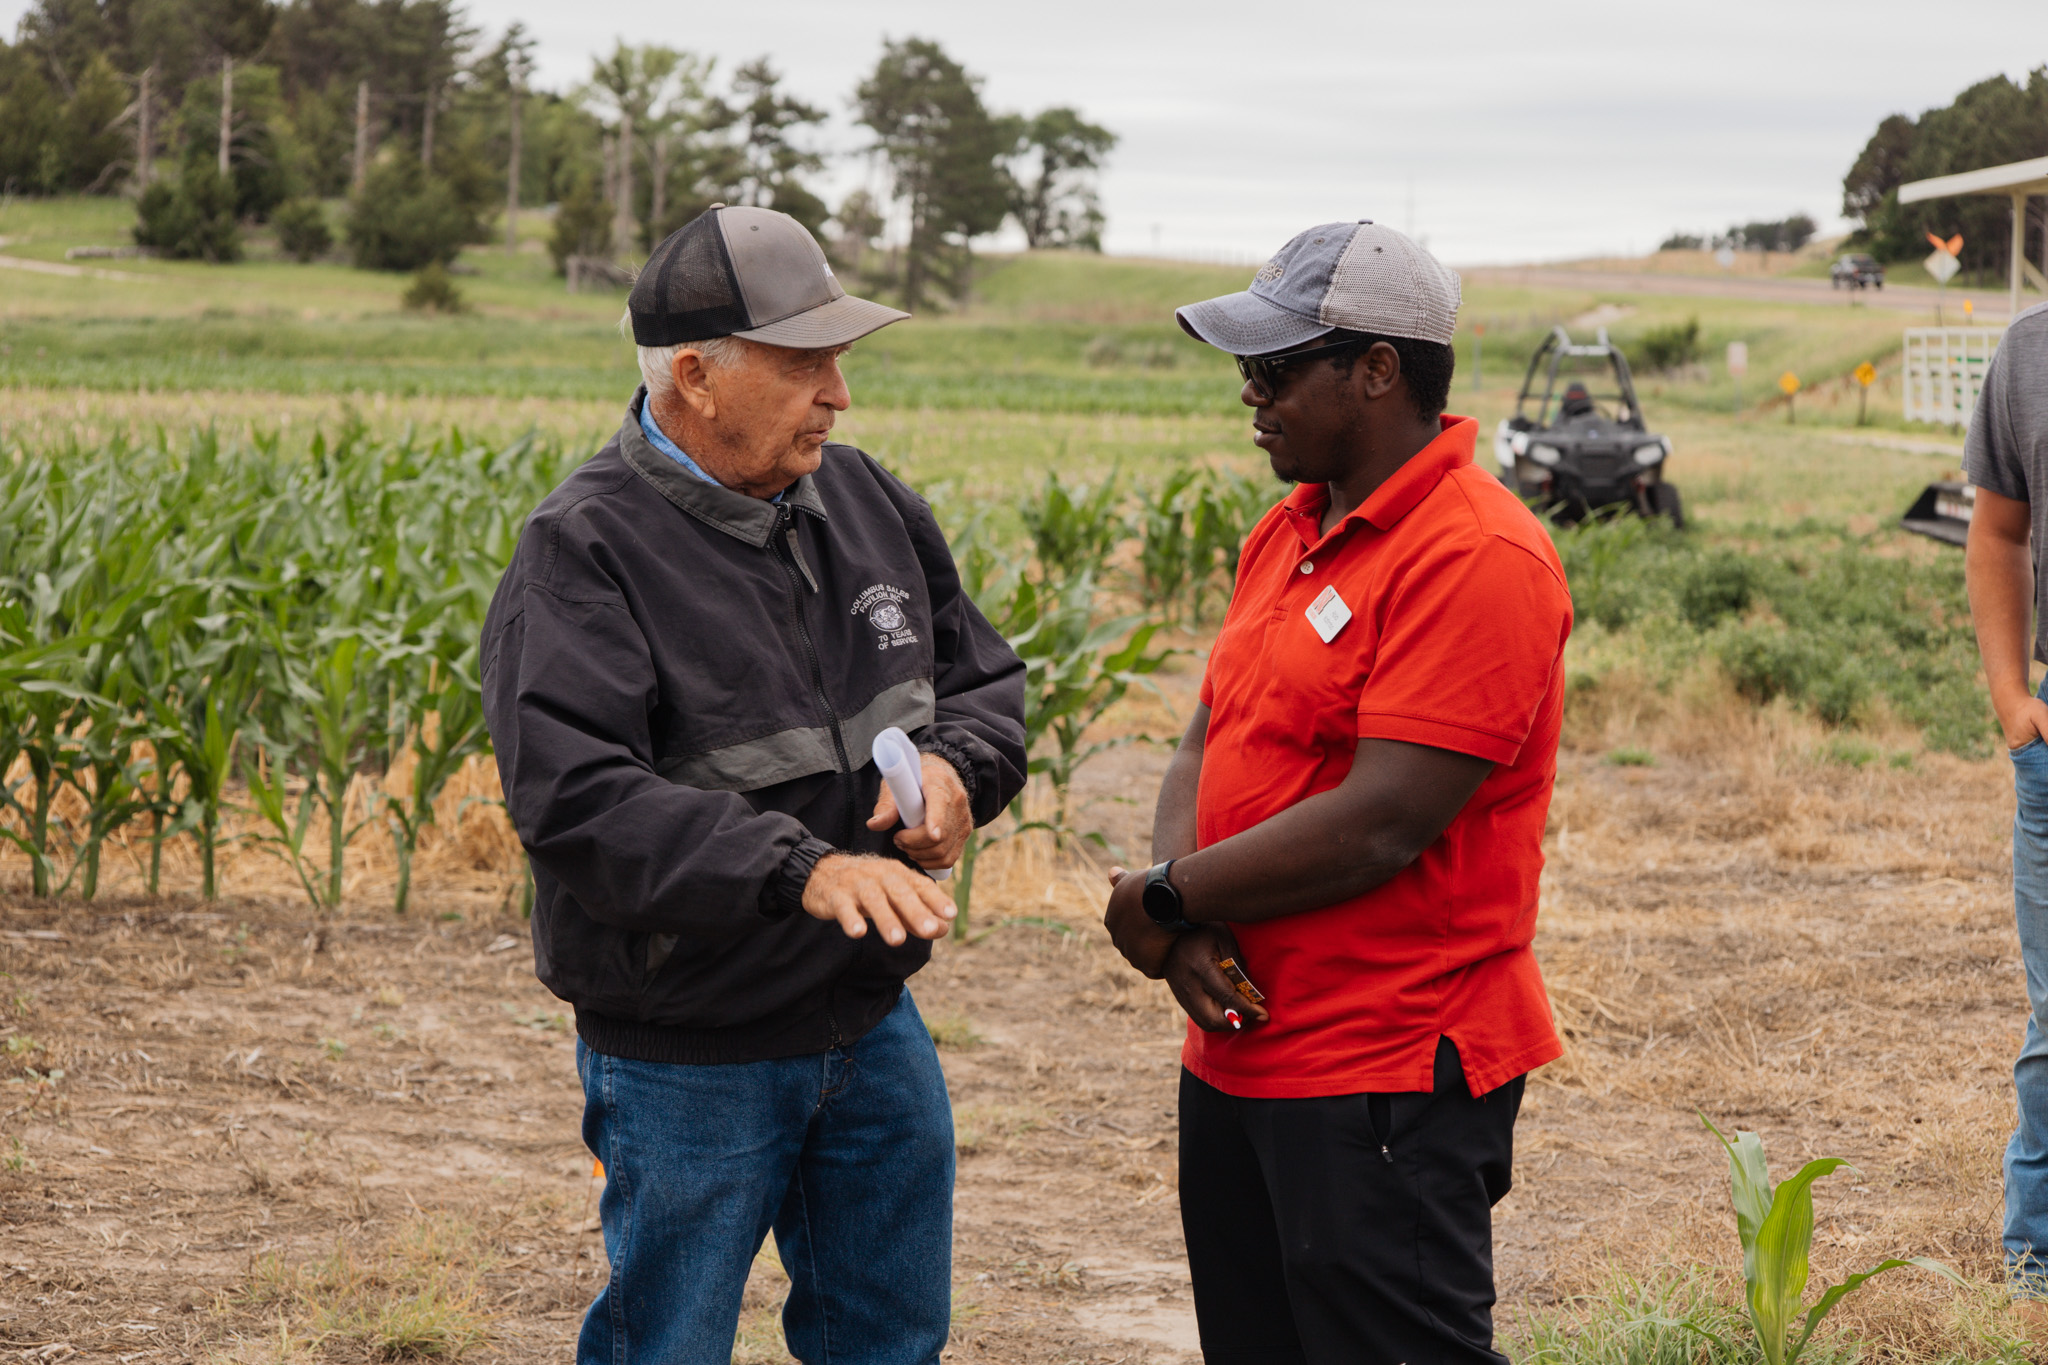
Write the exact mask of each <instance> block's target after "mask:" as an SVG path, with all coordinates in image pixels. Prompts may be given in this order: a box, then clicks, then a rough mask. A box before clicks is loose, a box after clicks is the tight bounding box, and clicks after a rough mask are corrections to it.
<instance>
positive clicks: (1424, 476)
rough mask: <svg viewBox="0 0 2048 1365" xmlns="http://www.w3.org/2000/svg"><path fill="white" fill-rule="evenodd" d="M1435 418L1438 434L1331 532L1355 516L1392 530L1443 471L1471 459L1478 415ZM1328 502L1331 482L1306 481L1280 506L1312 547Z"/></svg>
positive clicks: (1477, 427)
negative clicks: (1474, 416) (1473, 416)
mask: <svg viewBox="0 0 2048 1365" xmlns="http://www.w3.org/2000/svg"><path fill="white" fill-rule="evenodd" d="M1437 421H1438V423H1439V424H1440V426H1439V430H1438V432H1437V437H1436V439H1435V440H1433V441H1431V442H1430V443H1429V444H1428V445H1426V446H1424V447H1423V448H1422V449H1420V450H1418V451H1416V452H1415V454H1414V455H1412V456H1410V457H1409V459H1408V462H1407V463H1406V464H1404V465H1402V466H1401V467H1400V468H1399V469H1397V470H1395V471H1394V474H1393V477H1392V478H1390V479H1388V480H1387V481H1386V482H1385V483H1383V484H1381V485H1380V486H1379V487H1378V488H1375V489H1374V490H1373V491H1372V496H1371V497H1369V498H1367V499H1366V500H1365V501H1364V502H1363V503H1362V504H1360V505H1359V506H1357V507H1354V508H1352V509H1351V512H1350V513H1349V514H1348V515H1347V516H1346V517H1345V518H1344V520H1343V521H1341V522H1339V523H1338V524H1337V525H1336V526H1334V527H1332V528H1331V529H1330V534H1331V535H1336V534H1337V533H1338V532H1340V531H1343V530H1345V529H1346V528H1347V527H1349V526H1350V524H1351V523H1352V522H1353V521H1365V522H1370V523H1371V524H1372V525H1373V526H1374V527H1375V528H1376V529H1378V530H1381V531H1390V530H1392V529H1393V528H1394V526H1395V525H1396V524H1397V523H1398V522H1399V521H1400V520H1401V518H1403V517H1405V516H1407V515H1408V514H1409V513H1410V512H1412V511H1414V510H1415V508H1416V506H1417V505H1418V504H1419V503H1420V502H1421V501H1422V500H1423V499H1424V498H1426V497H1428V496H1429V494H1430V492H1431V490H1433V489H1434V488H1435V487H1436V486H1437V484H1438V483H1440V482H1442V480H1443V477H1444V475H1446V474H1448V473H1450V472H1451V471H1452V470H1453V469H1456V468H1458V467H1459V466H1461V465H1468V464H1471V463H1472V451H1473V449H1474V447H1475V446H1476V445H1477V444H1478V440H1479V422H1478V420H1477V419H1475V418H1471V417H1454V416H1452V415H1451V414H1449V413H1445V414H1443V415H1442V416H1440V417H1438V418H1437ZM1329 505H1330V486H1329V485H1328V484H1321V483H1305V484H1303V485H1301V486H1300V487H1299V488H1297V489H1295V490H1294V491H1293V492H1292V493H1290V494H1288V496H1287V500H1286V502H1284V503H1282V504H1281V507H1282V509H1283V510H1284V511H1285V512H1286V514H1287V519H1288V522H1289V524H1291V525H1292V526H1293V527H1294V533H1295V534H1296V535H1297V536H1299V537H1300V538H1301V543H1302V544H1303V545H1305V546H1311V547H1313V546H1314V545H1316V544H1317V543H1318V542H1320V541H1321V540H1322V539H1323V536H1322V533H1321V529H1320V528H1321V525H1322V519H1323V509H1324V508H1326V507H1328V506H1329Z"/></svg>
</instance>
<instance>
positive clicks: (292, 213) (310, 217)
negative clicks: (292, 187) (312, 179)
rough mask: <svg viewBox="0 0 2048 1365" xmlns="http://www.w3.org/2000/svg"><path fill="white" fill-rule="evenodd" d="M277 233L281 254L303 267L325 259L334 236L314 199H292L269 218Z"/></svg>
mask: <svg viewBox="0 0 2048 1365" xmlns="http://www.w3.org/2000/svg"><path fill="white" fill-rule="evenodd" d="M270 225H271V226H272V227H274V228H276V229H277V244H278V246H279V247H280V248H281V249H282V250H283V251H284V254H285V255H287V256H289V257H291V258H292V259H293V260H295V261H298V262H299V263H301V264H304V263H305V262H307V261H315V260H318V259H319V258H320V257H322V256H325V255H326V254H327V253H328V252H329V251H330V250H331V249H333V246H334V233H333V231H332V230H331V229H330V228H329V227H328V226H327V213H326V211H325V210H324V209H322V208H321V207H320V203H319V201H318V200H315V199H292V200H289V201H287V202H285V203H284V204H281V205H279V206H278V209H277V211H276V212H275V213H273V214H271V215H270Z"/></svg>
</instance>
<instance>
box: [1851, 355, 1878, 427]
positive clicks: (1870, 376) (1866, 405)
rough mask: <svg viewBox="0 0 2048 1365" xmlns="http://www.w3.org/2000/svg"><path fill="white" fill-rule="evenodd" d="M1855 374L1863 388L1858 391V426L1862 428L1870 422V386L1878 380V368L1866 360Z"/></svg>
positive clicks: (1857, 368)
mask: <svg viewBox="0 0 2048 1365" xmlns="http://www.w3.org/2000/svg"><path fill="white" fill-rule="evenodd" d="M1855 374H1856V382H1857V383H1858V384H1860V385H1861V386H1862V387H1861V388H1859V389H1857V390H1856V425H1857V426H1859V427H1860V426H1862V425H1863V424H1864V423H1865V422H1868V421H1869V420H1870V386H1871V384H1872V383H1873V382H1875V381H1876V379H1877V366H1875V365H1873V364H1871V363H1870V362H1869V361H1867V360H1866V361H1864V362H1863V363H1862V364H1861V365H1858V366H1857V367H1856V370H1855Z"/></svg>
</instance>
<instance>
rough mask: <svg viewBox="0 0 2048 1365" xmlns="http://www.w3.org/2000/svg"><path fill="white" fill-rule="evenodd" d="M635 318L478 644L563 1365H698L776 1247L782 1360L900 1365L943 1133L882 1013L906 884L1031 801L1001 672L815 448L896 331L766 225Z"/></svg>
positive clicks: (703, 236)
mask: <svg viewBox="0 0 2048 1365" xmlns="http://www.w3.org/2000/svg"><path fill="white" fill-rule="evenodd" d="M628 311H629V315H630V317H631V321H632V325H633V334H634V339H635V341H636V342H637V343H638V344H639V349H640V367H641V373H642V375H643V376H644V377H645V379H646V387H645V388H644V389H643V390H642V391H641V392H640V393H638V394H635V395H634V398H633V402H632V404H631V405H630V407H629V408H628V411H627V413H626V419H625V421H624V423H623V424H622V425H621V427H620V428H619V433H618V435H617V436H616V437H614V438H613V439H612V440H611V442H610V443H609V444H607V445H606V446H605V448H604V449H603V450H602V451H600V452H599V453H598V454H597V456H596V457H595V458H593V459H592V460H591V461H590V462H589V463H587V464H585V465H584V466H583V467H582V468H580V469H579V470H577V471H576V472H575V473H574V474H572V475H571V476H570V477H569V478H568V479H567V480H566V481H564V482H563V484H562V486H561V487H560V488H558V489H556V490H555V491H554V492H553V493H552V494H550V495H549V496H548V498H547V500H546V501H544V502H543V503H542V504H541V505H540V507H539V508H538V509H537V510H536V511H535V512H534V514H533V516H532V518H531V519H530V520H529V521H528V522H527V525H526V530H525V533H524V535H523V536H522V537H521V539H520V542H519V548H518V550H517V551H516V553H515V554H514V556H513V560H512V565H511V567H510V568H509V569H507V570H506V573H505V577H504V579H503V581H502V582H500V584H499V585H498V592H497V596H496V598H495V599H494V600H493V602H492V604H491V610H490V614H489V616H488V618H487V619H486V621H485V625H484V640H483V686H484V705H485V711H486V714H487V716H488V718H489V721H490V728H491V736H492V739H493V741H494V742H495V744H496V747H497V753H498V770H499V774H500V776H501V777H502V778H503V781H504V787H505V797H506V805H507V808H508V809H509V810H510V811H511V814H512V819H513V822H514V824H515V825H516V826H517V827H518V830H519V837H520V840H521V842H522V843H523V844H524V845H525V847H526V850H527V853H528V856H529V857H530V859H531V861H532V864H533V873H534V887H535V900H534V913H533V943H534V957H535V962H536V967H537V970H538V972H539V974H540V978H541V980H542V981H543V982H544V983H545V984H546V985H547V987H548V988H549V989H550V990H552V991H554V992H555V994H557V995H559V996H561V997H562V998H563V999H564V1000H567V1001H569V1002H570V1003H571V1004H572V1005H574V1006H575V1008H576V1031H577V1035H578V1039H579V1041H578V1045H577V1065H578V1070H579V1072H580V1073H581V1075H582V1079H583V1085H584V1092H585V1096H586V1101H587V1103H586V1108H585V1111H584V1121H583V1132H584V1138H585V1140H586V1141H587V1142H588V1143H589V1145H590V1147H591V1150H592V1151H594V1152H596V1153H597V1155H598V1157H599V1158H600V1159H601V1160H602V1161H603V1162H604V1167H605V1172H606V1184H605V1192H604V1197H603V1200H602V1202H601V1204H600V1212H601V1215H602V1219H603V1225H604V1235H605V1249H606V1251H607V1253H608V1254H609V1256H610V1259H611V1280H610V1283H609V1284H608V1285H607V1286H606V1287H605V1289H604V1291H603V1292H602V1293H601V1294H600V1295H599V1296H598V1298H597V1301H596V1302H595V1303H594V1304H592V1306H591V1309H590V1312H589V1314H588V1315H587V1316H586V1317H585V1319H584V1323H583V1331H582V1335H581V1338H580V1340H579V1342H578V1347H577V1358H578V1360H579V1361H582V1362H585V1363H586V1365H599V1363H600V1362H601V1363H602V1365H634V1363H635V1362H648V1363H649V1365H652V1363H653V1362H661V1365H682V1363H683V1362H697V1361H703V1362H717V1363H718V1365H724V1363H725V1362H726V1361H727V1360H729V1359H730V1356H731V1350H732V1341H733V1334H734V1330H735V1327H736V1324H737V1322H738V1318H739V1311H740V1297H741V1291H742V1289H743V1287H744V1285H745V1283H746V1278H747V1271H748V1268H749V1267H750V1265H751V1264H752V1262H753V1259H754V1255H755V1253H756V1251H757V1250H758V1249H759V1248H760V1246H761V1243H762V1240H763V1239H764V1238H765V1237H766V1235H767V1234H768V1232H769V1231H770V1230H771V1229H772V1230H773V1231H774V1233H775V1239H776V1246H777V1249H778V1251H779V1252H780V1253H781V1257H782V1263H783V1266H784V1268H785V1269H786V1270H787V1271H788V1273H789V1279H790V1285H791V1289H790V1295H789V1301H788V1304H787V1306H786V1307H785V1309H784V1312H783V1325H784V1330H785V1333H786V1336H787V1338H788V1343H789V1349H790V1352H791V1354H793V1355H795V1356H796V1357H797V1358H798V1359H800V1360H803V1361H806V1362H823V1361H826V1360H828V1359H829V1360H830V1361H832V1362H833V1363H834V1365H853V1363H854V1362H865V1363H870V1365H923V1362H931V1361H936V1360H937V1359H938V1357H939V1351H940V1349H941V1348H942V1347H943V1346H944V1344H945V1342H946V1336H947V1327H948V1320H949V1316H950V1307H951V1271H950V1266H951V1240H952V1188H953V1134H952V1117H951V1111H950V1109H949V1107H948V1105H947V1099H946V1086H945V1079H944V1077H943V1076H942V1075H941V1074H940V1070H939V1062H938V1056H937V1054H936V1053H935V1052H934V1051H933V1049H932V1043H931V1037H930V1035H929V1033H928V1032H927V1031H926V1029H925V1027H924V1025H923V1023H922V1021H921V1020H920V1019H919V1017H918V1014H917V1009H916V1006H915V1005H914V1004H913V1003H912V1002H911V998H910V994H909V992H908V991H907V990H906V989H905V988H904V982H905V980H906V978H908V977H909V976H910V975H911V974H912V973H914V972H915V971H917V969H918V968H919V967H921V966H923V965H924V963H925V962H926V961H927V960H928V959H929V957H930V953H931V948H930V944H929V942H928V940H930V939H934V938H937V937H939V936H940V935H941V934H943V933H944V932H945V931H946V927H947V924H948V922H949V921H950V919H951V918H952V914H953V907H952V903H951V901H950V899H949V897H948V896H947V895H946V893H945V891H944V889H943V888H941V887H940V886H938V885H937V884H935V882H934V881H933V879H932V877H931V875H930V873H931V872H934V871H938V870H940V869H943V868H947V867H950V866H951V865H952V863H953V861H954V860H955V859H956V858H957V857H958V855H959V853H960V850H961V848H962V846H963V845H964V843H965V841H966V838H967V835H968V833H969V832H970V830H971V829H972V828H973V826H975V825H978V824H983V823H986V822H987V821H989V820H992V819H994V818H995V816H996V815H997V813H998V812H1000V811H1001V810H1002V809H1003V807H1004V806H1005V805H1007V804H1008V803H1009V801H1010V798H1011V797H1012V796H1014V795H1015V794H1016V792H1017V790H1018V789H1019V788H1020V787H1021V786H1022V785H1023V781H1024V769H1025V755H1024V727H1023V674H1024V669H1023V665H1022V664H1021V663H1020V662H1019V661H1018V659H1017V656H1016V655H1015V654H1014V653H1013V652H1012V651H1011V650H1010V648H1009V647H1008V645H1006V644H1005V643H1004V642H1003V640H1002V637H1001V636H999V635H998V634H997V633H996V632H995V630H994V629H993V628H991V627H990V625H989V624H988V622H987V620H985V619H984V618H983V617H982V615H981V613H980V612H979V611H977V610H976V609H975V606H974V604H973V602H971V601H970V600H968V598H967V595H966V594H965V593H964V592H963V591H962V590H961V586H960V579H959V575H958V573H957V572H956V570H955V568H954V564H953V560H952V556H951V554H950V553H949V551H948V550H947V548H946V542H945V538H944V537H943V536H942V535H941V534H940V532H939V528H938V525H937V523H936V522H935V521H934V519H933V517H932V512H931V508H930V507H928V506H927V505H926V504H925V502H924V501H923V500H922V499H921V498H919V497H918V496H917V495H916V494H915V493H913V492H911V491H910V490H909V489H908V488H906V487H904V486H903V484H901V483H899V482H898V481H897V480H896V479H895V478H893V477H892V476H891V475H890V474H889V473H888V472H887V471H886V470H884V469H883V468H882V467H881V466H880V465H878V464H876V463H875V462H874V461H873V460H872V459H870V458H868V456H866V455H864V454H862V453H861V452H860V451H858V450H855V449H853V448H852V447H850V446H844V445H838V444H835V443H832V442H830V441H828V440H827V437H828V435H829V433H830V431H831V428H832V422H833V416H834V414H835V413H837V412H841V411H844V410H845V409H846V407H847V406H848V405H849V402H850V398H849V396H848V393H847V388H846V381H845V380H844V379H843V378H842V377H841V375H840V373H839V364H838V362H839V357H840V355H841V354H842V353H843V352H844V351H845V349H846V347H847V345H848V344H849V343H851V342H852V341H853V340H854V339H856V338H857V337H860V336H863V335H866V334H867V333H869V332H872V331H874V330H875V329H876V328H878V327H882V326H884V325H886V324H888V323H890V322H894V321H897V320H898V319H900V318H902V317H904V316H905V315H904V314H902V313H899V312H896V311H894V310H893V309H888V308H884V307H882V306H880V305H878V304H874V303H870V302H867V301H866V300H863V299H857V298H853V297H850V296H848V295H847V294H846V293H845V292H844V291H843V290H842V289H841V288H840V287H839V284H838V282H837V281H836V280H835V279H834V278H833V276H832V271H831V267H830V266H829V265H828V264H827V262H826V260H825V256H824V253H823V252H822V251H820V250H819V248H818V245H817V243H816V242H815V241H814V240H813V239H812V238H811V236H810V234H809V233H808V232H806V231H805V230H804V229H803V227H802V226H800V225H799V224H798V223H797V222H796V221H795V220H794V219H792V218H789V217H788V216H786V215H784V214H780V213H774V212H771V211H768V210H765V209H754V208H727V207H724V206H715V207H713V208H712V209H711V210H709V211H707V212H706V213H705V214H704V215H702V216H701V217H699V218H697V219H696V220H694V221H693V222H691V223H690V224H689V225H687V226H686V227H684V228H682V229H681V230H680V231H678V232H676V233H674V234H673V235H672V236H670V237H669V238H668V239H667V240H666V241H664V242H663V243H662V244H661V245H660V246H659V247H657V248H656V249H655V251H654V254H653V255H652V256H651V257H650V259H649V260H648V262H647V266H646V269H645V270H643V271H642V272H641V274H640V277H639V280H638V282H637V283H636V284H635V286H634V288H633V292H632V295H631V299H630V303H629V310H628ZM891 726H896V727H900V728H901V729H903V730H904V731H906V732H907V733H908V734H909V735H910V736H911V737H912V739H913V740H914V741H915V743H916V745H917V747H918V749H919V750H921V751H922V757H923V773H922V776H923V783H924V793H925V804H926V811H927V814H926V817H925V821H924V823H923V824H922V825H920V826H918V827H916V828H914V829H902V828H900V827H899V825H900V822H899V820H898V817H897V812H896V806H895V803H894V801H893V799H892V797H891V795H890V793H889V790H888V788H887V787H886V786H885V785H884V784H883V783H882V781H881V778H880V776H879V774H878V773H877V771H876V768H875V765H874V764H873V762H872V761H870V757H869V754H870V747H871V745H872V743H873V741H874V738H875V736H876V735H877V734H878V733H880V732H881V731H882V730H884V729H886V728H888V727H891Z"/></svg>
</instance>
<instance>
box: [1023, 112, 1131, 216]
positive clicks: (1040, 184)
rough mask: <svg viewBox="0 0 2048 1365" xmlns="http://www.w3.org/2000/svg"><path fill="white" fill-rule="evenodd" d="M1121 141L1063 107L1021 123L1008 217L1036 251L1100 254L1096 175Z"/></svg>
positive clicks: (1100, 206) (1099, 214)
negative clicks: (1073, 249) (1078, 249)
mask: <svg viewBox="0 0 2048 1365" xmlns="http://www.w3.org/2000/svg"><path fill="white" fill-rule="evenodd" d="M1116 142H1117V137H1116V134H1115V133H1112V132H1111V131H1109V129H1107V128H1104V127H1102V126H1101V125H1100V124H1094V123H1090V122H1088V121H1087V120H1086V119H1084V118H1082V117H1081V113H1080V111H1079V110H1077V109H1073V108H1070V107H1068V106H1066V105H1060V106H1057V107H1055V108H1052V109H1047V110H1045V111H1043V112H1041V113H1039V114H1038V115H1036V116H1035V117H1032V118H1030V119H1025V120H1021V121H1020V126H1019V131H1018V138H1017V144H1016V153H1015V157H1014V160H1015V162H1016V163H1018V164H1017V166H1016V168H1015V169H1013V170H1012V171H1011V173H1010V213H1011V215H1012V216H1013V217H1015V218H1016V220H1017V225H1018V226H1019V227H1021V228H1022V229H1023V230H1024V240H1025V242H1026V243H1028V244H1029V245H1030V246H1032V247H1033V248H1038V247H1081V248H1083V249H1085V250H1088V251H1100V250H1102V227H1103V221H1104V220H1103V216H1102V204H1101V201H1100V200H1099V199H1098V198H1097V197H1096V193H1095V179H1094V177H1095V173H1096V172H1098V171H1100V170H1101V169H1102V163H1103V161H1104V159H1105V158H1107V157H1108V155H1109V153H1110V151H1111V150H1112V149H1114V148H1115V146H1116Z"/></svg>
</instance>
